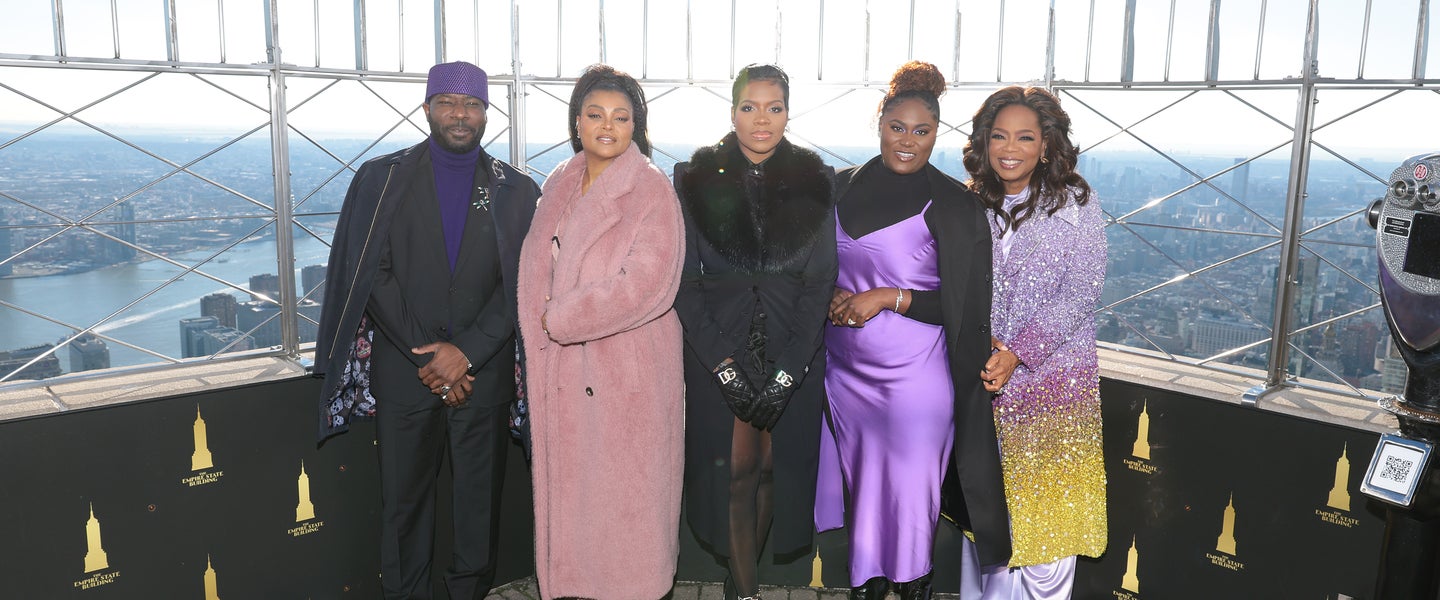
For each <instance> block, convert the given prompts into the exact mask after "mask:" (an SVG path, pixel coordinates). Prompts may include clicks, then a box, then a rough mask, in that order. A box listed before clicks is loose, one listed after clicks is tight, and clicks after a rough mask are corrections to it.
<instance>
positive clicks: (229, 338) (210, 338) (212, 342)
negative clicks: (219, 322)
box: [196, 327, 255, 356]
mask: <svg viewBox="0 0 1440 600" xmlns="http://www.w3.org/2000/svg"><path fill="white" fill-rule="evenodd" d="M196 335H197V336H198V337H199V341H200V350H201V351H202V352H204V356H213V355H215V354H219V353H220V352H221V351H224V352H242V351H245V350H254V349H255V340H254V339H252V338H251V337H250V336H248V335H245V334H244V333H243V332H241V331H237V330H236V329H235V328H233V327H211V328H210V329H206V330H204V331H201V332H198V333H197V334H196Z"/></svg>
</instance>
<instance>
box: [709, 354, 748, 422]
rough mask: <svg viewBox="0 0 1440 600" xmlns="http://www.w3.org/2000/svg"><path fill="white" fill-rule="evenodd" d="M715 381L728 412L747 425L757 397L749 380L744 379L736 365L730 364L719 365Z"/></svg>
mask: <svg viewBox="0 0 1440 600" xmlns="http://www.w3.org/2000/svg"><path fill="white" fill-rule="evenodd" d="M715 380H716V382H718V383H719V384H720V396H721V397H723V398H724V399H725V404H727V405H729V406H730V412H732V413H735V416H736V417H739V418H740V420H741V421H745V422H747V423H748V422H749V421H750V414H751V412H752V411H754V410H755V400H756V397H757V396H758V394H757V393H756V392H755V386H754V385H751V383H750V379H749V378H748V377H745V373H744V372H742V371H741V370H740V367H739V366H738V365H736V364H735V363H734V362H730V363H722V364H721V365H720V369H719V370H718V371H715Z"/></svg>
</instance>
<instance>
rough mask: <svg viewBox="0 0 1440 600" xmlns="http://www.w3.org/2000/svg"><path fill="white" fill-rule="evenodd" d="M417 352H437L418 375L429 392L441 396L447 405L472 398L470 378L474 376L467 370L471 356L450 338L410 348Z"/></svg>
mask: <svg viewBox="0 0 1440 600" xmlns="http://www.w3.org/2000/svg"><path fill="white" fill-rule="evenodd" d="M410 352H412V353H414V354H434V355H435V356H434V357H433V358H431V359H430V362H428V363H425V366H423V367H420V370H419V371H418V372H417V375H418V376H419V377H420V382H421V383H423V384H425V387H428V388H430V392H431V393H433V394H435V395H436V396H440V400H441V401H442V402H444V403H445V405H446V406H452V407H453V406H460V405H461V404H464V403H465V401H466V400H468V399H469V398H470V391H471V388H470V382H472V381H474V380H475V378H474V377H471V376H470V374H469V373H468V372H467V371H468V370H469V369H470V360H469V359H467V358H465V353H464V352H461V351H460V349H459V348H457V347H456V346H455V345H454V344H451V343H450V342H435V343H433V344H425V345H424V346H421V347H419V348H411V349H410Z"/></svg>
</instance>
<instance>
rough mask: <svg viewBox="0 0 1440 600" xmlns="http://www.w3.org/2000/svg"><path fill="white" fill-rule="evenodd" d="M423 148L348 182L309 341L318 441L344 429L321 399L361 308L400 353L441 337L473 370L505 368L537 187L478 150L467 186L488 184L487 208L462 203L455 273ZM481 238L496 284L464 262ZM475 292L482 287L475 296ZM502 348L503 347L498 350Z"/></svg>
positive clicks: (350, 344) (417, 360) (373, 164)
mask: <svg viewBox="0 0 1440 600" xmlns="http://www.w3.org/2000/svg"><path fill="white" fill-rule="evenodd" d="M428 155H429V145H428V142H421V143H420V144H417V145H415V146H412V147H410V148H407V149H405V150H401V151H399V152H395V153H392V154H388V155H385V156H382V157H379V158H375V159H372V160H370V161H367V162H366V163H365V164H364V165H362V166H361V167H360V169H359V171H357V172H356V174H355V178H354V179H353V180H352V181H351V183H350V189H349V192H348V193H347V194H346V197H345V205H344V207H343V208H342V209H341V212H340V220H339V222H338V223H337V225H336V231H335V239H334V242H333V243H332V245H331V249H330V262H329V265H328V267H327V269H326V280H327V285H326V291H325V303H324V309H323V310H322V312H321V317H320V331H319V337H318V339H317V341H316V346H315V375H316V376H325V377H326V381H325V385H323V386H322V387H321V396H320V406H319V410H320V415H321V420H320V421H321V422H320V438H321V439H324V438H325V437H328V436H330V435H333V434H335V433H339V432H341V431H344V430H345V429H346V428H347V427H346V424H345V423H335V422H332V421H331V420H330V419H329V418H328V415H329V413H330V410H331V407H330V403H331V401H332V400H334V399H335V398H334V396H335V393H336V391H337V389H338V388H339V386H340V385H341V384H342V383H343V381H342V379H343V378H342V377H341V375H342V374H343V373H344V372H345V365H346V363H347V361H349V360H350V359H351V357H352V356H353V354H354V353H355V352H356V346H355V344H354V341H355V335H356V331H357V329H358V328H359V325H360V320H361V317H362V316H364V315H365V314H367V313H368V314H370V316H371V317H372V320H373V321H375V324H377V325H378V326H379V327H380V329H381V331H382V333H383V334H384V336H385V338H386V339H388V340H390V341H391V342H392V343H394V344H395V345H396V346H398V347H400V348H403V349H405V350H407V355H408V349H409V348H412V347H416V346H421V345H424V344H427V343H430V342H434V341H439V340H447V341H449V342H451V343H453V344H455V345H456V346H457V347H459V348H460V350H461V351H462V352H464V353H465V356H466V357H467V358H469V359H470V362H471V363H472V364H474V365H475V366H476V368H477V370H478V369H480V368H492V369H495V370H497V371H505V372H508V371H510V370H512V369H513V368H514V363H513V362H512V360H513V358H514V354H513V345H512V343H513V339H514V334H515V281H516V277H517V274H518V271H519V265H520V245H521V243H522V242H523V241H524V239H525V233H526V232H527V231H528V230H529V228H530V219H531V217H532V216H533V215H534V214H535V204H536V202H537V201H538V200H539V197H540V187H539V186H537V185H535V182H534V181H533V180H531V179H530V178H529V177H526V176H525V175H524V174H522V173H520V172H519V171H518V170H516V169H515V168H514V167H511V166H510V165H508V164H505V163H504V162H502V161H500V160H497V159H495V158H492V157H490V156H489V155H488V154H486V153H485V152H483V151H482V152H481V154H480V159H479V168H477V170H476V184H477V185H481V184H483V185H485V187H486V188H487V189H488V190H489V194H488V196H489V203H488V208H473V209H472V210H471V213H470V216H469V218H468V219H467V220H466V225H465V226H466V234H465V238H464V241H463V242H462V246H461V250H460V258H459V260H458V262H457V265H456V266H457V268H456V275H455V277H451V275H450V273H449V262H448V259H447V257H446V254H445V245H444V233H443V232H442V230H441V222H440V214H439V208H438V205H437V204H436V202H435V200H434V195H435V192H434V175H433V173H432V171H431V168H430V160H429V156H428ZM487 221H488V223H489V224H491V226H493V227H494V233H495V235H494V236H493V238H488V237H487V236H482V235H471V231H472V228H476V227H482V226H484V225H485V223H486V222H487ZM484 239H493V240H494V242H495V249H494V250H493V251H492V253H497V254H496V255H498V256H499V272H498V277H499V278H500V283H499V285H497V286H480V285H478V284H479V281H478V278H480V277H494V276H496V275H497V274H496V273H494V272H493V270H492V271H491V272H489V273H480V272H476V270H475V269H471V268H467V261H470V260H474V259H475V251H476V250H477V248H475V247H473V246H472V244H476V243H480V241H481V240H484ZM382 262H383V263H384V264H383V267H382ZM481 289H490V290H491V292H490V293H488V294H484V293H479V292H478V290H481ZM506 349H511V350H510V352H503V350H506ZM408 358H409V360H410V361H412V364H413V365H414V366H415V367H416V368H418V367H419V366H420V365H422V364H424V362H426V361H428V360H429V356H417V355H409V356H408ZM380 383H381V384H382V385H383V384H384V383H383V382H380ZM512 399H513V398H509V397H500V396H497V395H496V394H484V393H480V394H477V397H476V398H473V399H472V401H475V402H482V403H489V404H503V403H505V402H508V401H510V400H512ZM382 401H383V400H382ZM346 423H348V420H346Z"/></svg>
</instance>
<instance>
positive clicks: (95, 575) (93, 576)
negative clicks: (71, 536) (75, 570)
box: [73, 502, 120, 590]
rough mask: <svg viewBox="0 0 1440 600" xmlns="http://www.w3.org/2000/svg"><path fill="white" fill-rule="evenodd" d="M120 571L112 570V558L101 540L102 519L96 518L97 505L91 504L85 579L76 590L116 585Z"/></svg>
mask: <svg viewBox="0 0 1440 600" xmlns="http://www.w3.org/2000/svg"><path fill="white" fill-rule="evenodd" d="M119 578H120V571H118V570H112V569H110V557H109V556H108V555H106V554H105V544H104V542H103V541H102V540H101V538H100V519H99V518H97V517H96V516H95V503H94V502H91V503H90V518H89V519H87V520H86V521H85V578H84V579H80V580H78V581H76V582H75V583H74V584H73V585H74V589H77V590H89V589H94V588H97V587H100V586H102V585H108V584H110V583H114V581H115V580H116V579H119Z"/></svg>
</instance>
